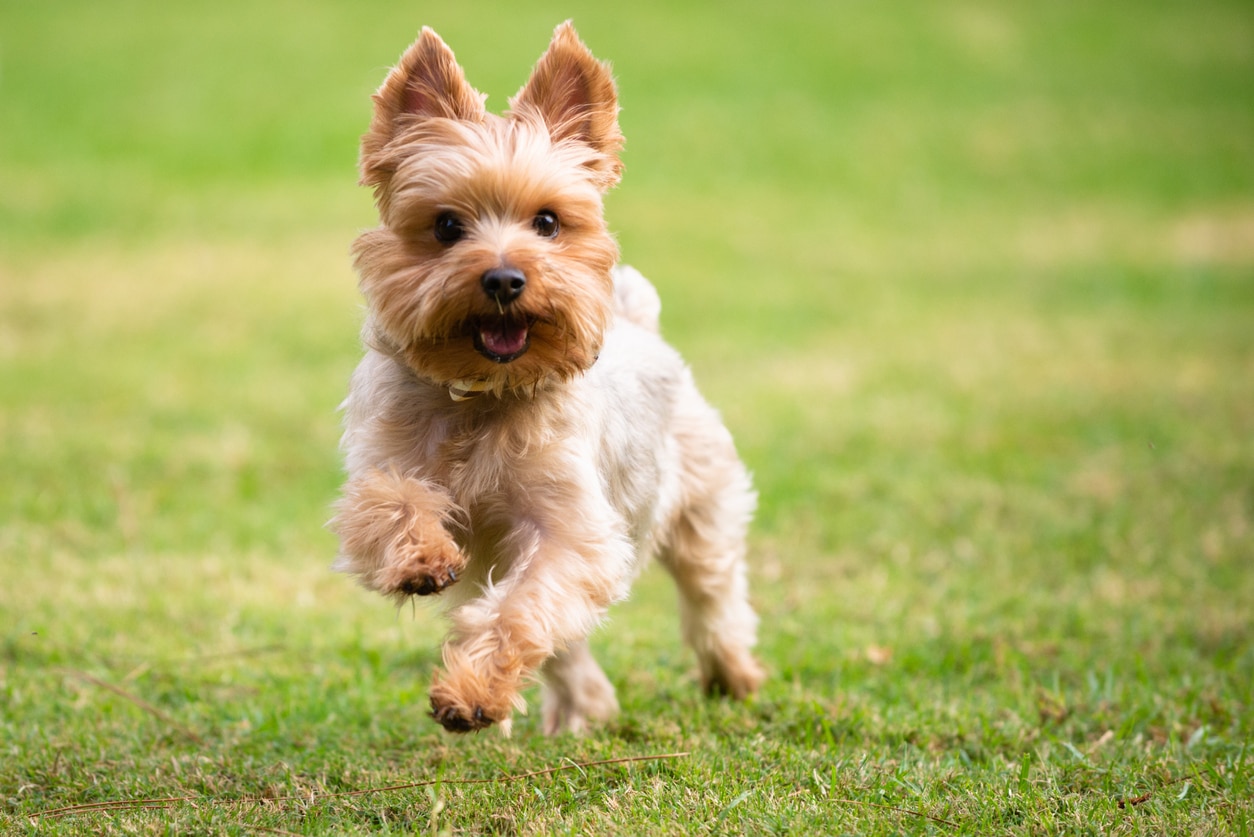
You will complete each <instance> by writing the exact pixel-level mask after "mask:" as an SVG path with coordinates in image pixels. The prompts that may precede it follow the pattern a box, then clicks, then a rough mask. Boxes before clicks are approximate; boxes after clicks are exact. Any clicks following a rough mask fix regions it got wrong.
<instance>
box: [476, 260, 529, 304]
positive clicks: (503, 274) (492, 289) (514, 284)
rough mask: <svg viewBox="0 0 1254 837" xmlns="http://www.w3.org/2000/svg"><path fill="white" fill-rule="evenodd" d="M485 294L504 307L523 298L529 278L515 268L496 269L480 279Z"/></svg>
mask: <svg viewBox="0 0 1254 837" xmlns="http://www.w3.org/2000/svg"><path fill="white" fill-rule="evenodd" d="M479 284H480V285H482V286H483V292H484V293H485V294H487V295H488V296H490V297H491V298H492V299H495V300H496V301H497V302H499V303H500V304H502V305H507V304H509V303H511V302H513V301H514V300H516V299H518V297H520V296H522V292H523V288H525V287H527V277H526V276H523V272H522V271H521V270H519V269H518V268H515V267H494V268H492V269H491V270H489V271H487V272H486V273H484V274H483V276H481V277H479Z"/></svg>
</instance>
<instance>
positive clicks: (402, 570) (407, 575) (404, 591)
mask: <svg viewBox="0 0 1254 837" xmlns="http://www.w3.org/2000/svg"><path fill="white" fill-rule="evenodd" d="M465 564H466V559H465V557H464V556H463V555H462V553H461V550H459V549H458V548H457V544H455V543H454V542H453V540H452V538H450V537H448V535H446V534H445V533H444V532H443V531H442V530H440V531H438V532H437V533H436V534H434V535H431V534H424V536H423V537H412V536H411V537H408V538H405V539H403V540H401V541H399V542H398V543H395V544H393V545H392V546H391V547H390V548H389V549H388V551H387V559H386V561H385V563H384V565H383V567H382V568H380V570H379V572H378V574H377V575H376V578H375V586H376V589H378V591H379V592H380V593H383V594H384V595H385V596H392V597H394V598H397V599H406V598H408V597H410V596H432V595H435V594H436V593H440V592H442V591H443V590H444V589H445V588H447V587H449V586H450V585H452V584H455V583H456V582H457V578H458V575H459V574H460V573H461V571H462V569H463V567H465Z"/></svg>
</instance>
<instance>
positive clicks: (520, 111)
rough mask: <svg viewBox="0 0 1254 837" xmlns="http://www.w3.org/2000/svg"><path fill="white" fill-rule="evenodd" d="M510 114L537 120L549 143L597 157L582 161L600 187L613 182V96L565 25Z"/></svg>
mask: <svg viewBox="0 0 1254 837" xmlns="http://www.w3.org/2000/svg"><path fill="white" fill-rule="evenodd" d="M509 106H510V114H511V115H512V116H514V117H515V118H517V117H524V118H533V119H534V118H538V119H539V120H540V121H541V122H542V123H543V124H544V125H545V126H547V127H548V130H549V134H550V135H551V136H552V137H553V139H554V141H557V142H560V141H562V140H568V139H573V140H577V141H579V142H582V143H584V144H585V145H587V146H589V147H590V148H592V149H593V150H594V151H596V152H597V154H596V155H595V157H593V158H592V159H590V160H589V161H588V162H587V166H588V168H590V169H592V170H593V171H594V172H595V173H596V174H597V175H598V177H597V181H598V182H599V183H600V185H601V186H602V188H609V187H610V186H613V185H614V184H615V183H617V182H618V178H619V174H620V173H621V171H622V163H621V162H620V161H619V159H618V152H619V151H620V150H621V149H622V147H623V135H622V133H621V132H620V131H619V128H618V93H617V91H616V90H615V89H614V78H613V76H611V75H610V68H609V65H608V64H603V63H602V62H600V61H598V60H597V59H596V58H594V57H593V55H592V53H591V52H589V51H588V48H587V47H586V46H584V45H583V42H582V41H580V40H579V36H578V35H577V34H575V27H574V26H572V25H571V23H570V21H566V22H565V23H563V24H562V25H560V26H558V27H557V29H556V30H555V31H554V33H553V40H552V42H551V43H550V44H549V48H548V49H547V50H546V51H545V53H544V55H542V56H541V57H540V61H539V63H537V64H536V68H535V69H534V70H532V72H531V79H530V80H529V81H528V82H527V83H526V84H525V85H524V86H523V88H522V90H519V91H518V94H517V95H516V96H514V98H512V99H510V102H509Z"/></svg>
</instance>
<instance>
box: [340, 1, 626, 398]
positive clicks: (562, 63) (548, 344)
mask: <svg viewBox="0 0 1254 837" xmlns="http://www.w3.org/2000/svg"><path fill="white" fill-rule="evenodd" d="M374 101H375V111H374V119H373V121H372V123H371V127H370V131H369V132H368V133H367V134H366V135H365V136H364V137H362V147H361V171H362V183H364V184H368V185H371V186H373V187H374V189H375V201H376V204H377V206H378V209H379V218H380V221H381V226H380V227H379V228H378V229H375V230H372V231H369V232H366V233H364V234H363V235H362V236H361V237H359V238H358V240H357V242H356V243H355V245H354V248H353V250H354V256H355V262H356V266H357V270H358V273H359V275H360V278H361V287H362V291H363V293H364V294H365V296H366V300H367V303H368V305H369V308H370V313H371V322H372V325H373V328H374V329H375V331H376V333H377V335H378V337H379V338H381V339H382V340H383V341H385V342H386V343H387V344H388V348H389V350H392V351H395V352H396V353H397V354H398V355H399V356H401V357H402V358H403V359H404V361H405V362H406V363H408V364H409V365H410V366H411V367H412V368H413V369H414V371H415V372H417V373H418V374H419V375H420V376H422V377H424V378H426V379H428V380H431V381H434V382H436V383H438V384H441V385H449V384H453V383H455V382H465V381H473V382H476V383H477V384H478V385H479V388H487V389H495V390H497V391H498V392H499V391H501V390H504V389H514V388H516V389H522V390H525V389H527V388H529V387H534V386H535V385H537V384H538V383H540V382H541V381H544V380H546V379H549V378H567V377H570V376H571V375H574V374H577V373H579V372H581V371H583V370H585V369H587V368H588V367H589V366H590V365H591V364H592V363H593V361H595V360H596V355H597V352H598V351H599V349H600V345H601V338H602V334H603V332H604V330H605V328H606V325H607V323H608V320H609V316H610V307H611V302H612V297H613V288H612V280H611V278H610V270H611V268H613V266H614V264H615V262H616V261H617V259H618V248H617V246H616V244H615V242H614V239H613V238H612V237H611V236H610V234H609V232H608V231H607V229H606V227H605V222H604V219H603V217H602V204H601V197H602V194H603V193H604V192H605V191H606V190H607V189H609V188H610V187H611V186H613V185H614V184H615V183H617V181H618V178H619V173H620V170H621V164H620V162H619V159H618V156H617V155H618V151H619V149H620V148H621V147H622V135H621V134H620V133H619V129H618V118H617V112H618V105H617V96H616V94H615V90H614V83H613V80H612V78H611V77H610V73H609V70H608V68H607V67H606V66H604V65H602V64H601V63H600V62H598V61H597V60H596V59H595V58H593V57H592V55H591V53H589V52H588V50H587V48H586V47H584V45H583V44H582V43H581V42H580V41H579V38H578V36H577V35H576V34H575V31H574V29H573V28H572V27H571V26H570V24H569V23H567V24H563V25H562V26H559V27H558V29H557V31H556V33H555V34H554V36H553V41H552V43H551V44H550V45H549V48H548V50H547V51H546V52H545V54H544V56H543V57H542V58H541V59H540V62H539V63H538V64H537V65H536V68H535V70H534V71H533V73H532V76H531V79H530V80H529V81H528V82H527V84H526V85H525V86H524V87H523V88H522V90H521V91H519V93H518V94H517V95H516V96H515V97H514V98H513V99H511V100H510V108H509V110H508V111H507V112H506V114H505V115H504V116H503V117H498V116H494V115H492V114H488V113H487V112H486V111H485V109H484V106H483V97H482V96H481V95H480V94H479V93H477V92H475V90H474V89H473V88H471V87H470V86H469V85H467V83H466V80H465V77H464V75H463V73H462V70H461V67H459V66H458V64H457V62H456V60H455V59H454V57H453V53H452V52H451V51H450V50H449V48H448V47H447V46H445V45H444V43H443V42H442V41H441V40H440V38H439V37H438V36H437V35H436V34H435V33H434V32H432V31H431V30H429V29H424V30H423V32H422V35H421V36H420V37H419V39H418V40H417V41H416V42H415V43H414V45H413V46H411V47H410V48H409V50H408V51H406V53H405V55H404V56H403V57H402V58H401V61H400V63H399V64H398V65H397V66H396V67H395V68H394V69H393V70H392V72H391V73H390V75H389V76H388V78H387V80H386V81H385V82H384V84H383V86H382V87H381V88H380V89H379V91H378V93H376V94H375V97H374Z"/></svg>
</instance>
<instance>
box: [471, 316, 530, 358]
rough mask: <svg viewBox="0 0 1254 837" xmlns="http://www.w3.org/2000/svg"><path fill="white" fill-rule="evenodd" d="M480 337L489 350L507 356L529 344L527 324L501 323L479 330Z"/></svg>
mask: <svg viewBox="0 0 1254 837" xmlns="http://www.w3.org/2000/svg"><path fill="white" fill-rule="evenodd" d="M479 339H480V340H482V341H483V345H484V347H485V348H486V349H487V350H488V351H489V352H491V353H492V354H494V355H500V356H502V357H506V356H508V355H512V354H516V353H518V352H521V351H522V350H523V348H524V347H525V346H526V345H527V326H525V325H522V324H517V325H515V324H511V323H501V324H500V325H496V326H493V327H492V328H490V329H487V328H485V329H484V330H483V331H481V332H479Z"/></svg>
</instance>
